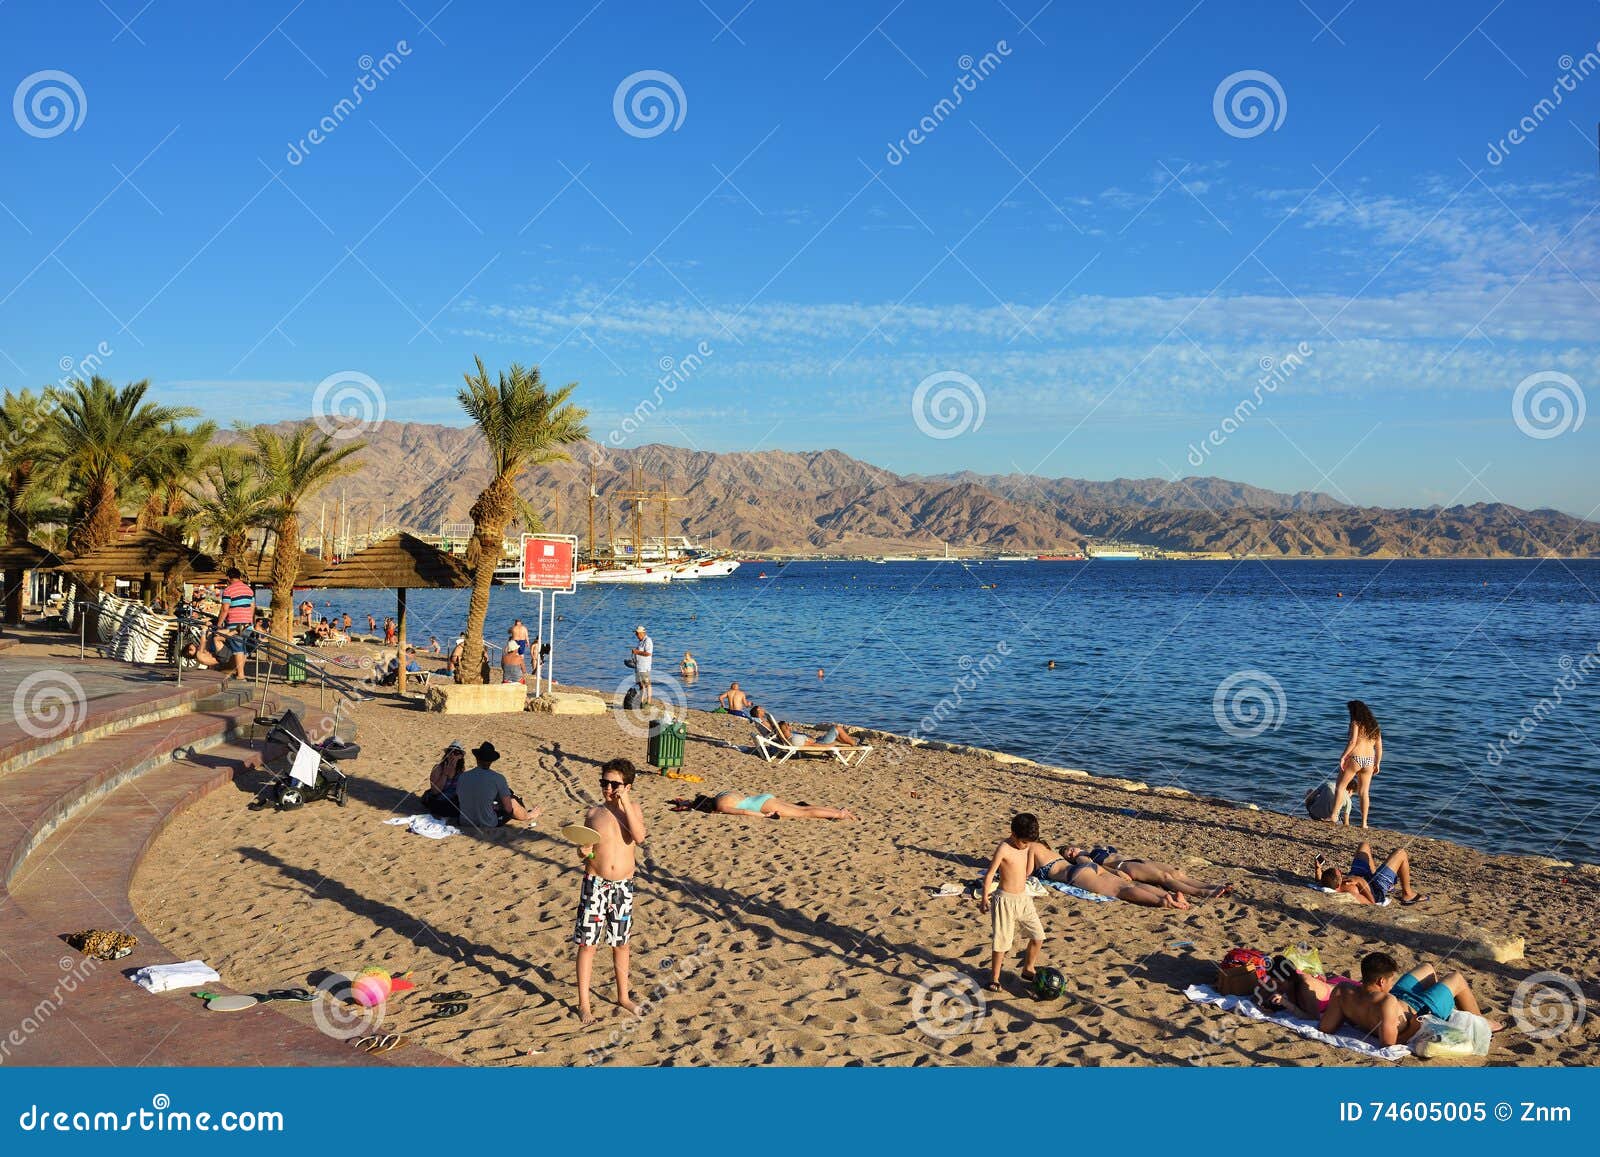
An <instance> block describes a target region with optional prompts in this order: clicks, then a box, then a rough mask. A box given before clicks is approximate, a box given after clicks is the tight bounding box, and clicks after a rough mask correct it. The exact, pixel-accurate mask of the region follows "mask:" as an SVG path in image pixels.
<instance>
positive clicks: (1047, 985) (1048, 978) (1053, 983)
mask: <svg viewBox="0 0 1600 1157" xmlns="http://www.w3.org/2000/svg"><path fill="white" fill-rule="evenodd" d="M1066 990H1067V978H1066V977H1065V976H1063V975H1061V970H1060V969H1059V968H1041V969H1039V970H1038V971H1036V972H1035V973H1034V974H1033V995H1035V996H1037V997H1038V998H1039V999H1040V1000H1054V999H1055V998H1056V997H1058V996H1060V995H1061V994H1062V993H1064V992H1066Z"/></svg>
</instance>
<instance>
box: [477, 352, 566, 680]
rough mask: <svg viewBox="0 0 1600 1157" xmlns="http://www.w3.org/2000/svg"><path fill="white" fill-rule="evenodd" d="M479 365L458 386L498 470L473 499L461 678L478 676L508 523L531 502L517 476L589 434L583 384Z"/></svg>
mask: <svg viewBox="0 0 1600 1157" xmlns="http://www.w3.org/2000/svg"><path fill="white" fill-rule="evenodd" d="M473 361H474V362H476V363H477V367H478V372H477V373H475V374H465V375H463V377H464V378H465V380H466V388H464V389H462V390H461V391H460V392H459V393H457V395H456V397H457V398H458V399H459V400H460V402H461V408H462V409H463V410H465V411H466V412H467V417H469V418H471V419H472V420H473V422H475V423H476V424H477V426H478V429H479V430H480V431H482V433H483V439H484V441H485V442H486V443H488V447H489V470H490V473H491V474H492V475H493V477H492V478H491V479H490V481H489V485H488V486H486V487H484V490H483V493H482V494H480V495H478V500H477V501H476V502H474V503H473V504H472V510H471V511H470V513H471V515H472V539H471V541H470V542H469V543H468V544H467V565H468V566H470V567H472V568H473V570H472V600H471V602H470V603H469V604H468V606H467V640H466V643H465V645H464V646H463V648H462V651H461V663H460V664H459V666H458V667H457V668H456V671H457V674H456V678H457V679H459V680H461V682H463V683H474V682H476V681H477V680H478V678H479V667H480V664H481V663H482V662H483V624H484V620H485V619H487V618H488V617H489V588H490V586H491V585H492V584H493V583H494V568H495V566H496V565H497V564H498V563H499V562H500V555H501V552H502V550H503V549H504V546H503V543H504V541H505V533H506V524H507V523H509V522H510V521H511V516H512V515H513V514H515V513H516V512H517V511H518V510H519V508H521V507H522V506H523V505H524V504H523V502H522V500H521V498H520V497H519V496H518V495H517V479H518V478H520V477H521V476H522V472H523V470H524V469H526V468H527V467H529V466H538V465H542V464H544V463H548V462H564V461H566V460H567V457H568V455H567V452H566V451H565V450H563V449H562V448H561V447H563V446H568V445H571V444H572V443H574V442H581V441H583V439H585V438H587V437H588V436H589V429H588V427H587V426H585V425H584V424H583V420H584V419H585V418H587V417H588V416H589V413H588V411H587V410H583V409H580V408H579V407H577V406H574V405H572V404H571V403H570V402H569V401H568V399H569V398H571V397H572V391H573V390H575V389H577V388H578V384H577V383H576V382H571V383H568V384H567V385H565V386H563V387H561V389H559V390H556V391H555V392H554V393H551V392H550V391H549V390H548V389H547V388H546V387H545V384H544V379H543V378H541V377H540V376H539V367H538V366H534V367H533V368H532V369H524V368H523V367H521V366H519V365H516V364H515V363H513V364H512V366H511V370H510V372H509V373H506V372H502V373H501V374H500V375H499V380H498V381H497V382H495V381H490V380H489V371H488V370H486V369H484V366H483V359H482V358H474V359H473Z"/></svg>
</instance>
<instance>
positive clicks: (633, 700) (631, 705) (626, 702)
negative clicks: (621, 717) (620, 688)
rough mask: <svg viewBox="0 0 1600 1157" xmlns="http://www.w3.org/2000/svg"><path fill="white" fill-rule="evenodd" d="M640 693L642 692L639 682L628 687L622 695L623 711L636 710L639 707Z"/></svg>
mask: <svg viewBox="0 0 1600 1157" xmlns="http://www.w3.org/2000/svg"><path fill="white" fill-rule="evenodd" d="M642 694H643V692H641V691H640V690H639V684H637V683H635V684H634V685H633V686H632V687H629V688H628V690H627V693H626V694H624V695H623V697H622V709H623V710H624V711H637V710H638V709H639V697H640V696H641V695H642Z"/></svg>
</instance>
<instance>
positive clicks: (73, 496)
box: [40, 376, 198, 554]
mask: <svg viewBox="0 0 1600 1157" xmlns="http://www.w3.org/2000/svg"><path fill="white" fill-rule="evenodd" d="M149 389H150V383H149V382H148V381H143V382H131V383H129V384H128V385H126V386H123V387H122V389H120V390H119V389H117V388H116V387H115V386H113V385H112V384H111V383H110V382H108V381H106V380H105V379H104V378H102V377H99V376H96V377H94V378H91V379H90V380H89V381H87V382H85V381H83V380H82V379H78V380H75V381H72V382H69V383H68V384H67V386H66V388H64V389H60V390H51V391H50V393H51V395H52V397H53V399H54V401H55V403H56V409H55V411H54V413H53V414H52V415H51V421H50V422H49V424H48V426H47V427H46V429H45V431H44V433H45V443H44V446H43V450H42V453H41V456H40V459H41V461H44V462H47V463H49V464H51V465H53V466H56V467H57V468H59V469H60V471H61V474H62V482H63V484H64V487H65V491H66V495H67V497H68V500H69V501H70V503H71V506H72V513H71V516H70V518H69V520H68V524H67V549H68V550H70V551H72V552H73V553H74V554H82V553H83V552H84V551H86V550H94V549H95V548H96V547H101V546H104V545H105V544H106V543H108V542H110V541H111V540H112V539H113V538H114V537H116V533H117V530H118V528H119V527H120V526H121V525H122V508H121V505H120V499H121V497H122V491H123V489H124V488H125V487H126V486H128V485H129V484H131V483H135V482H137V481H139V480H140V479H141V478H146V477H148V472H149V466H148V462H149V460H150V458H151V456H152V454H159V453H160V452H161V448H162V447H163V445H164V444H165V441H166V438H165V428H166V427H168V426H170V425H171V424H172V423H174V422H177V421H180V420H182V419H185V418H192V417H194V416H195V415H196V413H198V411H196V410H193V409H191V408H189V407H187V406H160V405H157V404H156V403H154V402H147V401H145V400H144V397H145V394H146V393H147V392H148V391H149Z"/></svg>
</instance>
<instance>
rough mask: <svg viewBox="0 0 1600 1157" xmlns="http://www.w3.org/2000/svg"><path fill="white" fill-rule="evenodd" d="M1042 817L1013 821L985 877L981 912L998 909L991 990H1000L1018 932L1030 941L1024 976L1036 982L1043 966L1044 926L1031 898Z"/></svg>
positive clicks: (1025, 814)
mask: <svg viewBox="0 0 1600 1157" xmlns="http://www.w3.org/2000/svg"><path fill="white" fill-rule="evenodd" d="M1041 846H1042V845H1041V844H1040V843H1039V817H1038V816H1036V815H1033V814H1032V813H1031V812H1023V813H1022V814H1021V815H1018V816H1013V817H1012V819H1011V835H1010V836H1008V837H1007V838H1006V839H1004V840H1003V841H1001V843H1000V846H999V847H998V848H996V849H995V850H994V859H993V860H991V861H989V870H988V872H987V873H985V874H984V877H983V888H982V891H983V895H982V897H981V899H980V900H979V903H978V910H979V911H980V912H988V911H989V910H990V909H991V908H993V910H994V956H993V958H992V960H991V961H990V967H989V989H990V991H995V990H998V989H999V987H1000V963H1001V961H1002V960H1004V959H1005V955H1006V953H1007V952H1010V951H1011V947H1012V945H1013V944H1014V943H1015V941H1016V938H1017V933H1018V932H1021V933H1022V934H1023V935H1024V936H1026V937H1027V938H1028V952H1027V956H1026V958H1025V959H1024V962H1023V967H1022V972H1021V973H1020V974H1019V975H1021V977H1022V979H1024V980H1032V979H1033V976H1034V972H1035V970H1036V969H1037V967H1038V964H1039V950H1040V949H1041V948H1043V947H1044V925H1043V924H1042V923H1041V922H1040V921H1039V913H1038V912H1037V911H1036V910H1035V909H1034V906H1033V897H1032V896H1030V895H1028V877H1029V876H1031V875H1033V871H1034V869H1035V868H1036V867H1038V866H1039V849H1040V847H1041ZM996 873H999V876H1000V890H999V891H997V892H995V893H994V898H993V900H992V901H991V899H990V896H989V889H990V888H991V887H992V886H993V884H994V878H995V874H996Z"/></svg>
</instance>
